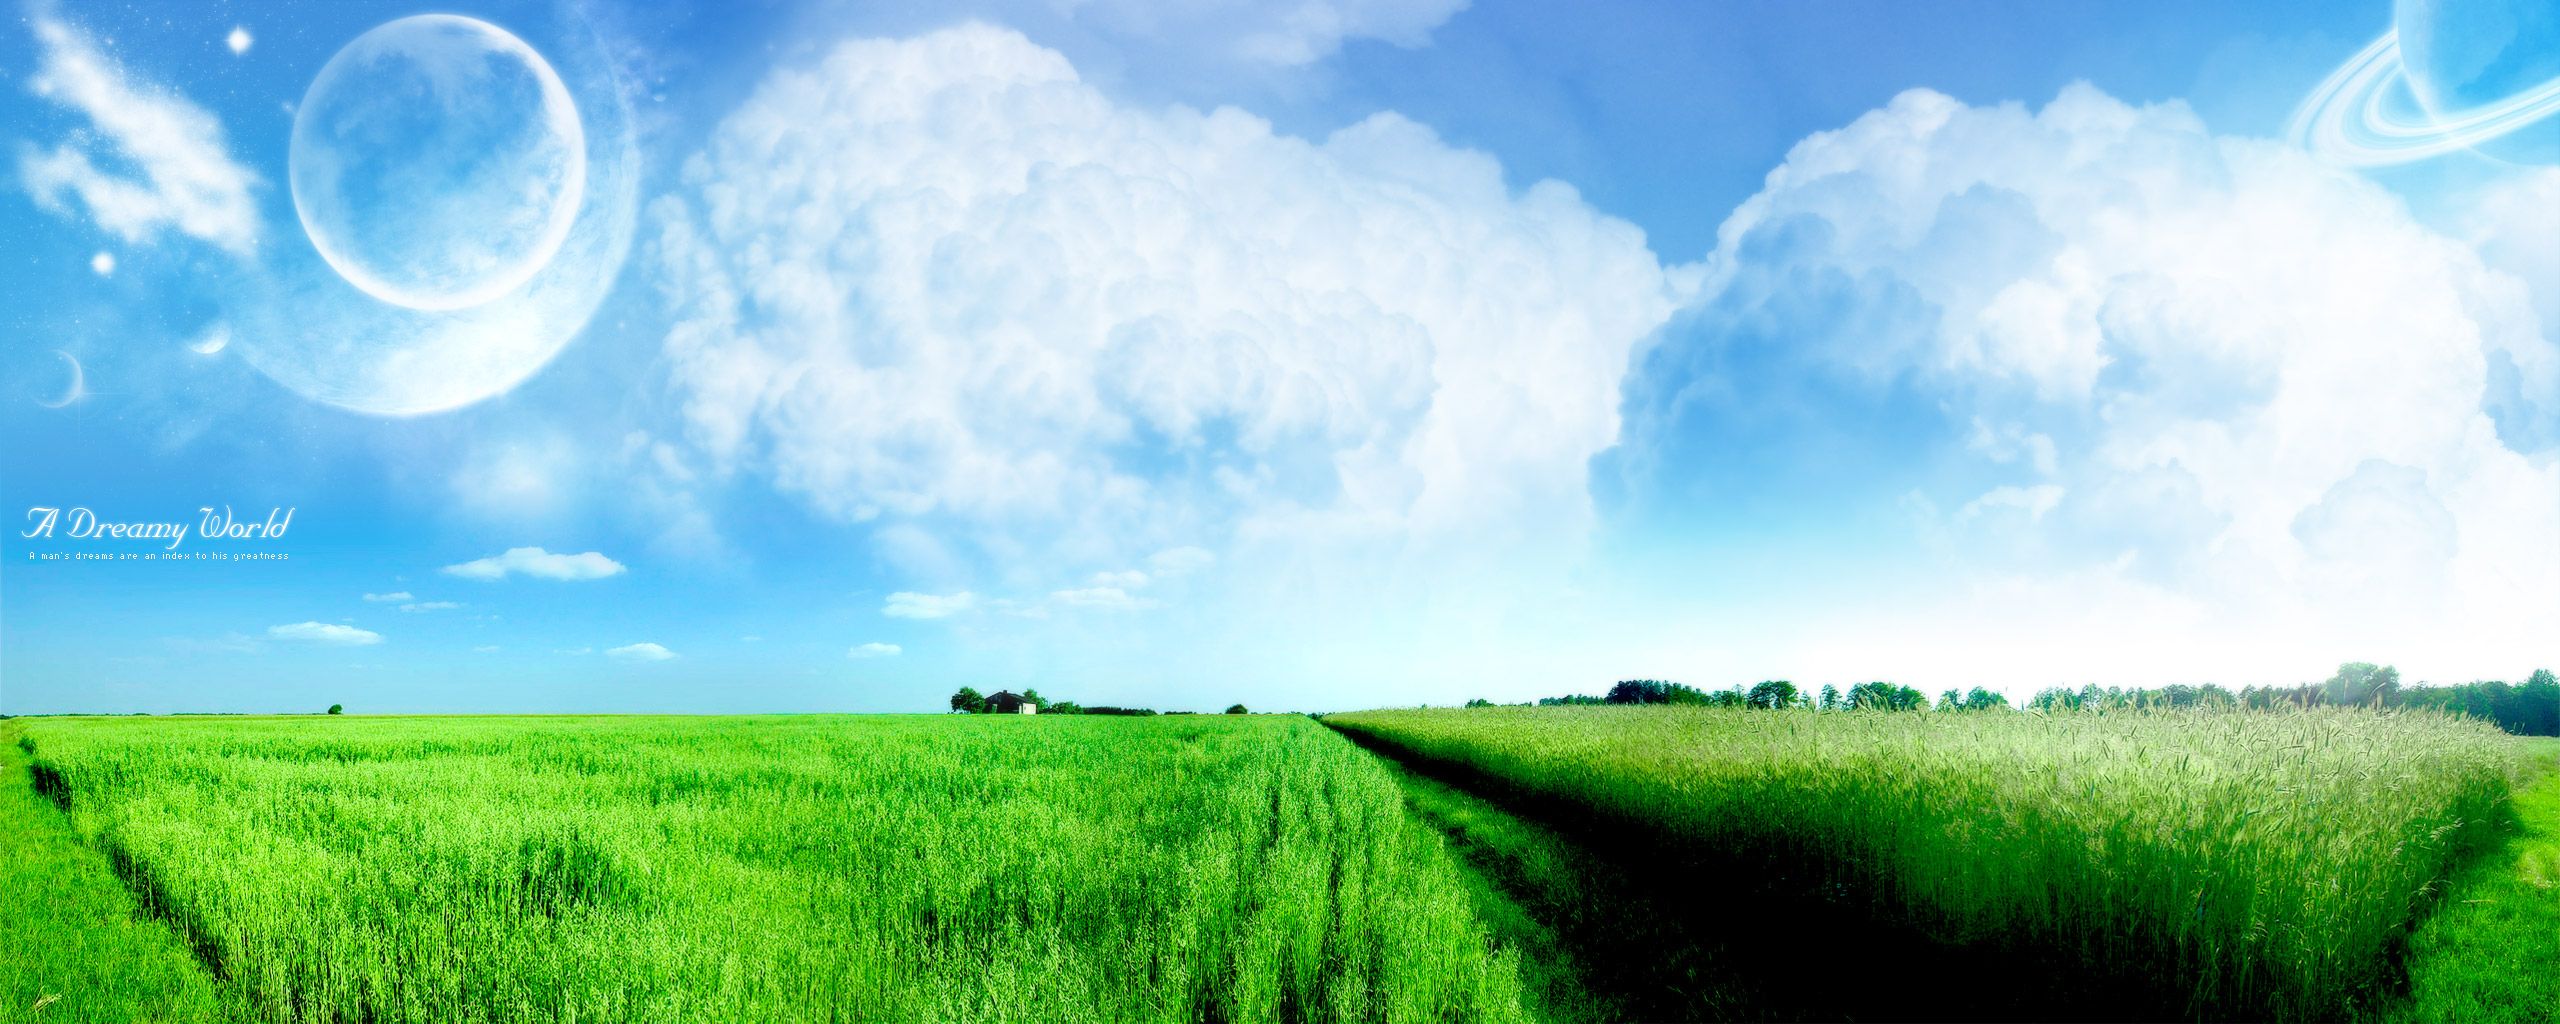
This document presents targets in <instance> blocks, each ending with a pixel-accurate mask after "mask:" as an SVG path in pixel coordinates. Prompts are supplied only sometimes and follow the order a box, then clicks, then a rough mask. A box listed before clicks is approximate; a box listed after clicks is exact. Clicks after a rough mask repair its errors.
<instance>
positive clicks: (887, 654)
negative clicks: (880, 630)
mask: <svg viewBox="0 0 2560 1024" xmlns="http://www.w3.org/2000/svg"><path fill="white" fill-rule="evenodd" d="M903 651H904V648H901V647H899V646H898V645H896V644H884V643H867V644H858V645H856V646H855V647H854V648H853V649H852V650H848V651H846V652H844V656H845V657H848V658H894V657H897V656H898V655H899V654H900V653H902V652H903Z"/></svg>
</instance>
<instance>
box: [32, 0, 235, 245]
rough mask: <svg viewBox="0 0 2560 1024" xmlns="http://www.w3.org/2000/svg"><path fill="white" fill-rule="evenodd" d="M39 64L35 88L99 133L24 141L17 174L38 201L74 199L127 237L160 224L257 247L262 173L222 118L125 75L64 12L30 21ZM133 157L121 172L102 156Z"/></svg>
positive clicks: (150, 232)
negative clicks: (242, 156) (233, 144)
mask: <svg viewBox="0 0 2560 1024" xmlns="http://www.w3.org/2000/svg"><path fill="white" fill-rule="evenodd" d="M34 27H35V35H36V41H37V43H39V44H40V45H41V46H42V48H43V51H44V53H43V58H42V63H41V64H40V65H39V66H38V67H37V69H36V73H35V76H34V78H33V79H32V81H31V86H32V87H33V89H34V91H35V93H36V95H37V96H40V97H43V98H45V99H48V100H51V101H53V102H54V103H57V104H60V105H62V106H64V107H67V108H69V109H71V110H75V111H78V112H79V113H80V114H81V115H82V116H84V117H86V118H87V119H88V120H89V123H90V125H91V127H92V129H93V131H91V132H88V133H83V134H82V135H80V136H77V137H75V138H74V139H73V140H72V141H70V142H65V143H63V144H61V145H58V146H55V147H54V148H52V149H50V150H39V149H37V148H35V147H33V146H22V147H21V148H20V151H19V154H18V174H19V177H20V179H21V180H22V181H23V182H24V183H25V185H26V189H27V193H28V195H30V196H32V197H33V198H34V199H35V201H36V203H37V205H39V206H42V207H44V208H45V209H47V210H51V211H54V212H57V213H65V212H68V211H69V205H68V203H66V202H65V197H66V196H68V197H76V198H77V199H78V200H79V201H80V204H81V206H82V207H84V208H86V209H87V211H88V214H89V219H90V220H92V221H94V222H96V223H97V225H98V227H100V228H101V229H104V230H106V231H108V232H110V233H113V234H115V235H116V236H118V237H121V238H123V239H125V240H126V241H129V242H136V243H139V242H146V241H149V240H151V239H152V238H153V237H154V236H156V235H157V234H159V232H160V231H161V230H163V229H164V228H174V229H175V230H177V231H179V232H181V233H183V234H186V235H189V236H192V237H195V238H198V239H202V240H204V241H206V242H210V243H213V244H214V245H217V246H220V247H222V248H224V249H227V250H230V251H231V252H234V253H238V254H241V255H247V254H249V253H250V252H252V251H254V250H255V249H256V248H257V241H258V212H257V204H256V203H255V202H254V201H253V200H252V199H251V198H250V192H251V190H252V189H254V188H255V187H257V185H258V184H259V181H258V176H257V175H256V174H255V173H254V172H252V171H250V170H249V169H248V168H247V167H244V166H242V165H241V164H240V163H238V162H237V161H235V160H233V159H232V158H231V154H230V151H229V149H228V147H227V146H226V144H225V143H224V141H223V133H222V124H221V122H220V121H217V120H216V119H215V118H214V116H213V115H212V114H211V113H208V112H207V111H205V110H204V108H202V107H199V106H196V105H195V104H194V103H192V102H189V101H188V100H187V99H186V98H185V97H183V96H180V95H178V94H177V93H176V92H175V91H173V90H170V89H168V88H166V87H163V86H159V85H156V84H153V83H150V82H147V81H144V80H142V79H139V78H136V77H134V76H132V75H131V74H129V73H128V72H127V71H126V70H125V69H124V68H123V67H122V66H121V65H119V64H118V63H117V62H116V61H115V60H114V59H113V58H111V57H109V56H107V55H106V54H105V53H104V52H103V51H101V50H100V49H99V47H98V45H97V43H96V41H95V40H93V39H91V38H90V37H89V36H88V35H86V34H84V33H83V32H81V31H80V30H79V29H77V28H75V27H73V26H72V25H70V24H68V23H65V22H63V21H61V20H58V19H55V18H51V17H44V16H38V17H36V18H35V19H34ZM102 158H105V159H111V160H113V161H115V162H118V163H122V164H126V165H130V166H131V167H132V168H133V169H134V171H135V172H136V173H137V174H138V175H139V176H138V177H125V176H120V175H118V174H116V173H114V172H112V171H110V170H108V169H107V168H103V167H101V166H99V161H100V159H102Z"/></svg>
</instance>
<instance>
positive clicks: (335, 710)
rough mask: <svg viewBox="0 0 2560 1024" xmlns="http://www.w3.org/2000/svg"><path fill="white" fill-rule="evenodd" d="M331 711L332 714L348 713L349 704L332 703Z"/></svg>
mask: <svg viewBox="0 0 2560 1024" xmlns="http://www.w3.org/2000/svg"><path fill="white" fill-rule="evenodd" d="M329 713H330V714H333V715H343V714H346V713H347V706H346V705H344V704H331V705H329Z"/></svg>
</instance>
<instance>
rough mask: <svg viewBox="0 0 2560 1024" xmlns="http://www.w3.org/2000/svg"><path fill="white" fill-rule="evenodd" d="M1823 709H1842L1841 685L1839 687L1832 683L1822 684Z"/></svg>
mask: <svg viewBox="0 0 2560 1024" xmlns="http://www.w3.org/2000/svg"><path fill="white" fill-rule="evenodd" d="M1822 710H1824V711H1838V710H1840V688H1839V687H1837V686H1833V685H1831V684H1830V683H1824V684H1822Z"/></svg>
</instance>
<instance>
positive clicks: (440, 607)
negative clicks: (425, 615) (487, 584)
mask: <svg viewBox="0 0 2560 1024" xmlns="http://www.w3.org/2000/svg"><path fill="white" fill-rule="evenodd" d="M460 607H462V604H461V603H460V602H457V601H418V602H414V603H411V604H404V605H401V606H400V610H401V611H404V612H443V611H452V610H453V609H456V608H460Z"/></svg>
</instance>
